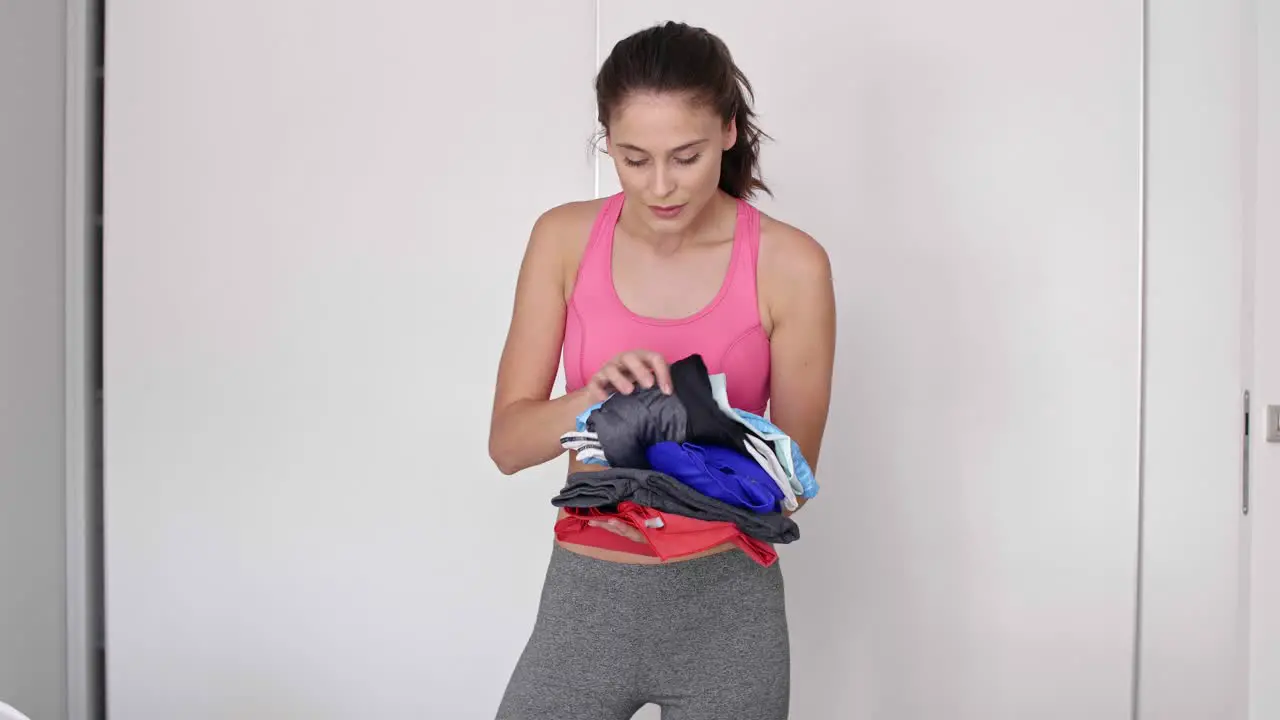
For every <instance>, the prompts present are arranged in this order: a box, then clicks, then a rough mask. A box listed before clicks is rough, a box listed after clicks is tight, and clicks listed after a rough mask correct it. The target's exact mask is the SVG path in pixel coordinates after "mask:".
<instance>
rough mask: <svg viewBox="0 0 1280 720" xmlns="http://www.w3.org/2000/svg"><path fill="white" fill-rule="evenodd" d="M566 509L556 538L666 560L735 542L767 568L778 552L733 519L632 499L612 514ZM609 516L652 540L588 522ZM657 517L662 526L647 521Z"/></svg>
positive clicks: (557, 524)
mask: <svg viewBox="0 0 1280 720" xmlns="http://www.w3.org/2000/svg"><path fill="white" fill-rule="evenodd" d="M564 510H565V512H567V513H568V515H567V516H566V517H563V518H561V519H560V520H559V521H558V522H557V523H556V538H558V539H559V540H561V541H562V542H567V543H575V544H578V545H589V546H591V547H598V548H603V549H606V550H618V551H621V552H629V553H634V554H637V555H649V556H653V557H658V558H661V559H663V560H671V559H673V558H680V557H685V556H687V555H693V554H695V553H700V552H702V551H703V550H709V549H711V548H713V547H716V546H717V545H721V544H723V543H726V542H732V543H733V544H734V545H737V546H738V547H739V548H740V549H741V550H742V551H743V552H745V553H746V554H747V555H748V556H749V557H750V558H751V559H752V560H755V561H756V562H758V563H760V564H761V565H763V566H764V567H769V566H770V565H772V564H773V563H774V562H775V561H776V560H777V559H778V553H777V552H776V551H775V550H774V549H773V548H772V547H770V546H769V544H768V543H764V542H761V541H759V540H757V539H755V538H753V537H751V536H749V535H746V534H744V533H743V532H742V531H741V530H739V529H738V526H737V525H734V524H733V523H731V522H718V521H711V520H698V519H695V518H689V517H684V516H683V515H675V514H672V513H664V512H660V511H658V510H654V509H653V508H649V507H643V506H640V505H636V504H635V503H633V502H630V501H624V502H621V503H618V511H617V512H612V513H611V512H604V511H602V510H599V509H596V508H572V507H570V508H564ZM610 518H614V519H617V520H621V521H622V522H624V523H626V524H628V525H630V526H631V527H633V528H635V529H637V530H639V531H640V532H641V533H643V534H644V536H645V539H647V540H648V541H649V542H648V543H638V542H635V541H632V540H628V539H627V538H624V537H622V536H621V535H618V534H616V533H612V532H609V531H608V530H605V529H604V528H598V527H592V526H590V525H588V524H587V523H588V522H590V521H591V520H607V519H610ZM655 518H656V519H658V520H661V523H662V527H650V526H649V523H647V522H646V521H647V520H653V519H655Z"/></svg>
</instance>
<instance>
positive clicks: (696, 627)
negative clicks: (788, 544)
mask: <svg viewBox="0 0 1280 720" xmlns="http://www.w3.org/2000/svg"><path fill="white" fill-rule="evenodd" d="M596 98H597V106H598V113H599V120H600V123H601V125H602V126H603V129H604V139H605V143H606V151H607V152H608V154H609V156H610V157H612V158H613V161H614V165H615V167H616V169H617V173H618V179H619V180H620V181H621V185H622V192H621V193H619V194H618V195H616V196H614V197H612V198H605V199H600V200H591V201H584V202H573V203H569V204H566V205H561V206H559V207H556V208H553V209H551V210H549V211H547V212H546V213H545V214H543V215H542V217H540V218H539V219H538V221H537V222H536V223H535V225H534V228H533V231H532V234H531V237H530V240H529V244H528V248H527V250H526V254H525V257H524V261H523V263H522V265H521V269H520V275H519V280H518V284H517V289H516V299H515V309H514V314H513V317H512V320H511V326H510V330H509V334H508V337H507V342H506V347H505V349H504V351H503V354H502V361H501V365H500V368H499V372H498V381H497V389H496V393H495V400H494V408H493V419H492V426H491V429H490V443H489V451H490V455H491V457H492V459H493V461H494V462H495V463H496V464H497V466H498V467H499V468H500V469H501V471H502V472H503V473H505V474H511V473H515V472H518V471H520V470H523V469H525V468H528V467H532V466H534V465H538V464H541V463H544V462H546V461H548V460H551V459H552V458H554V457H556V456H557V455H559V454H560V453H561V452H562V447H561V443H560V436H561V434H562V433H564V432H566V431H569V430H572V429H573V428H574V426H575V422H576V417H577V416H578V415H579V414H580V413H583V412H584V411H585V410H587V409H588V408H589V407H590V406H592V405H593V404H595V403H597V402H600V401H602V400H604V399H605V398H606V397H608V396H609V394H611V393H615V392H616V393H624V394H625V393H631V392H633V391H634V390H635V389H636V388H651V387H653V386H654V385H655V384H656V385H657V386H659V387H660V388H661V389H662V391H663V392H667V393H670V392H671V391H672V387H671V376H670V373H669V370H668V363H669V362H674V361H675V360H678V359H680V358H683V357H686V356H688V355H691V354H694V353H697V354H700V355H701V356H702V357H703V358H704V360H705V362H706V364H707V367H708V371H709V372H711V373H724V374H725V376H726V384H727V391H728V395H729V401H730V404H731V405H733V407H735V408H741V409H745V410H748V411H751V412H754V413H757V414H763V412H764V409H765V405H766V403H768V404H769V406H770V412H771V420H772V421H773V422H774V424H776V425H777V426H779V427H780V428H781V429H782V430H784V431H785V432H786V433H787V434H789V435H790V436H791V438H792V439H793V440H794V441H796V442H797V443H798V444H799V446H800V448H801V450H802V452H803V453H804V455H805V457H806V458H807V459H808V460H809V461H810V464H811V465H815V466H816V462H817V459H818V454H819V451H820V446H821V443H822V435H823V430H824V427H825V425H826V418H827V408H828V405H829V402H830V393H831V374H832V363H833V356H834V352H835V302H834V297H833V290H832V281H831V271H830V264H829V262H828V259H827V255H826V253H825V252H824V250H823V249H822V247H821V246H819V245H818V243H817V242H816V241H814V239H813V238H811V237H809V236H808V235H806V234H805V233H803V232H801V231H799V230H797V229H795V228H793V227H791V226H789V225H787V224H785V223H782V222H780V221H777V220H774V219H772V218H770V217H768V216H765V215H763V214H761V213H760V212H759V211H757V210H756V209H755V208H754V207H752V206H751V205H749V204H748V203H747V202H746V199H747V198H749V197H751V196H752V195H753V193H754V192H755V191H757V190H765V191H766V192H767V188H766V187H765V185H764V183H763V182H761V180H760V178H759V176H758V171H759V163H758V152H759V147H760V139H761V137H762V133H761V131H760V129H759V128H758V127H757V126H756V122H755V114H754V112H753V110H752V107H751V104H750V99H751V86H750V84H749V83H748V81H747V79H746V78H745V77H744V76H743V74H742V73H741V71H740V70H738V68H737V67H736V66H735V65H734V62H733V60H732V58H731V56H730V53H729V51H728V49H727V48H726V47H725V45H724V43H723V42H721V41H720V39H719V38H717V37H716V36H714V35H712V34H710V33H708V32H707V31H705V30H703V29H701V28H693V27H689V26H687V25H684V24H678V23H667V24H665V25H661V26H656V27H652V28H649V29H646V30H643V31H641V32H638V33H636V34H635V35H632V36H630V37H628V38H626V39H625V40H623V41H621V42H620V43H618V44H617V45H616V46H615V47H614V49H613V51H612V53H611V54H610V56H609V57H608V59H607V60H605V62H604V64H603V66H602V67H601V69H600V72H599V75H598V76H597V78H596ZM562 356H563V361H564V366H565V375H566V390H567V392H566V394H565V395H563V396H561V397H558V398H555V399H549V398H550V394H551V390H552V385H553V383H554V381H555V377H556V372H557V369H558V366H559V363H560V359H561V357H562ZM590 469H592V466H590V465H587V464H585V463H582V462H579V461H578V459H577V458H576V457H573V458H571V460H570V464H569V471H570V472H579V471H584V470H590ZM563 516H564V513H563V512H562V513H561V517H563ZM601 527H603V528H604V529H605V530H608V531H610V532H612V533H615V534H617V535H621V536H623V537H625V538H628V539H629V541H630V542H631V543H635V547H636V548H637V551H636V552H627V551H625V550H619V549H604V548H602V547H595V546H588V545H578V544H570V543H566V542H559V541H558V542H557V544H556V546H555V547H554V549H553V552H552V558H551V563H550V567H549V568H548V571H547V577H546V584H545V586H544V589H543V593H542V599H541V604H540V610H539V614H538V618H537V621H536V623H535V628H534V631H533V634H532V637H531V638H530V639H529V642H528V645H527V647H526V648H525V651H524V653H523V655H522V656H521V658H520V661H519V663H518V664H517V666H516V668H515V671H514V672H513V673H512V676H511V679H510V683H509V685H508V687H507V690H506V693H505V695H504V697H503V701H502V704H501V707H500V709H499V711H498V718H499V719H500V720H541V719H544V718H545V719H546V720H579V719H580V720H615V719H618V720H621V719H622V718H630V717H631V716H632V714H633V713H635V712H636V710H637V709H639V708H640V707H641V706H642V705H644V704H646V703H656V704H659V705H661V706H662V707H663V718H664V720H707V719H710V718H733V719H734V720H756V719H758V720H778V719H780V718H785V717H786V715H787V708H788V702H789V698H788V696H789V670H790V660H789V653H788V638H787V622H786V614H785V607H784V602H783V583H782V576H781V570H780V569H779V567H778V565H777V564H776V563H775V564H774V565H772V566H771V567H768V568H765V567H761V566H760V565H759V564H757V563H755V562H753V561H752V560H750V559H749V558H748V557H747V555H746V554H745V553H743V552H739V551H738V550H737V548H736V546H735V545H733V544H730V543H725V544H724V545H721V546H719V547H715V548H712V549H710V550H707V551H705V552H702V553H699V554H696V555H692V556H689V557H685V558H680V559H678V560H671V561H668V562H662V561H660V560H658V559H657V558H656V557H654V556H653V555H652V554H647V553H644V552H642V549H643V543H644V542H645V539H644V536H643V535H641V534H640V533H638V532H637V531H635V530H634V529H633V528H630V527H628V526H625V525H620V524H610V523H604V524H603V525H602V526H601ZM608 537H613V536H608ZM607 544H608V545H611V546H616V545H618V543H616V542H614V543H607ZM624 546H625V547H630V545H624Z"/></svg>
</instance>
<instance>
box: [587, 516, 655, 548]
mask: <svg viewBox="0 0 1280 720" xmlns="http://www.w3.org/2000/svg"><path fill="white" fill-rule="evenodd" d="M587 524H588V525H590V526H592V527H598V528H604V529H605V530H608V531H609V532H611V533H614V534H616V535H621V536H622V537H624V538H627V539H628V540H633V541H635V542H638V543H640V544H642V545H643V544H645V543H647V542H648V541H647V540H645V537H644V533H642V532H640V531H639V530H637V529H635V528H634V527H632V526H630V525H628V524H627V523H624V522H622V521H621V520H617V519H613V518H610V519H609V520H591V521H590V522H588V523H587Z"/></svg>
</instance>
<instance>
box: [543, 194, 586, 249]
mask: <svg viewBox="0 0 1280 720" xmlns="http://www.w3.org/2000/svg"><path fill="white" fill-rule="evenodd" d="M603 204H604V199H603V198H598V199H595V200H576V201H573V202H567V203H564V204H562V205H557V206H555V207H553V208H551V209H550V210H547V211H546V212H544V213H542V215H540V216H539V217H538V221H537V222H536V223H534V226H533V237H532V238H531V240H532V242H535V243H539V244H540V245H544V246H551V247H555V248H557V249H558V250H560V251H564V252H569V253H571V251H573V250H575V249H576V250H577V251H578V254H581V252H582V248H583V247H585V246H586V244H587V238H588V236H589V235H590V234H591V225H592V224H593V223H594V222H595V219H596V215H597V214H599V212H600V207H601V205H603Z"/></svg>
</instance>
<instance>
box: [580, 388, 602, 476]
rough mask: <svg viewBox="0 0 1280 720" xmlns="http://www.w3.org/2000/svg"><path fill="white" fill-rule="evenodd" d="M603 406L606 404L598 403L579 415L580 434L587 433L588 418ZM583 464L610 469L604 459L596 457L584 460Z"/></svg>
mask: <svg viewBox="0 0 1280 720" xmlns="http://www.w3.org/2000/svg"><path fill="white" fill-rule="evenodd" d="M603 404H604V403H602V402H598V403H596V404H595V405H592V406H591V407H589V408H587V409H586V410H583V411H582V412H581V413H579V415H578V421H577V428H578V432H587V418H588V417H590V416H591V413H593V412H595V411H596V410H598V409H599V408H600V406H601V405H603ZM582 462H583V463H585V464H587V465H602V466H604V467H609V463H608V462H607V461H606V460H605V459H604V458H596V457H592V458H587V459H586V460H583V461H582Z"/></svg>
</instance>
